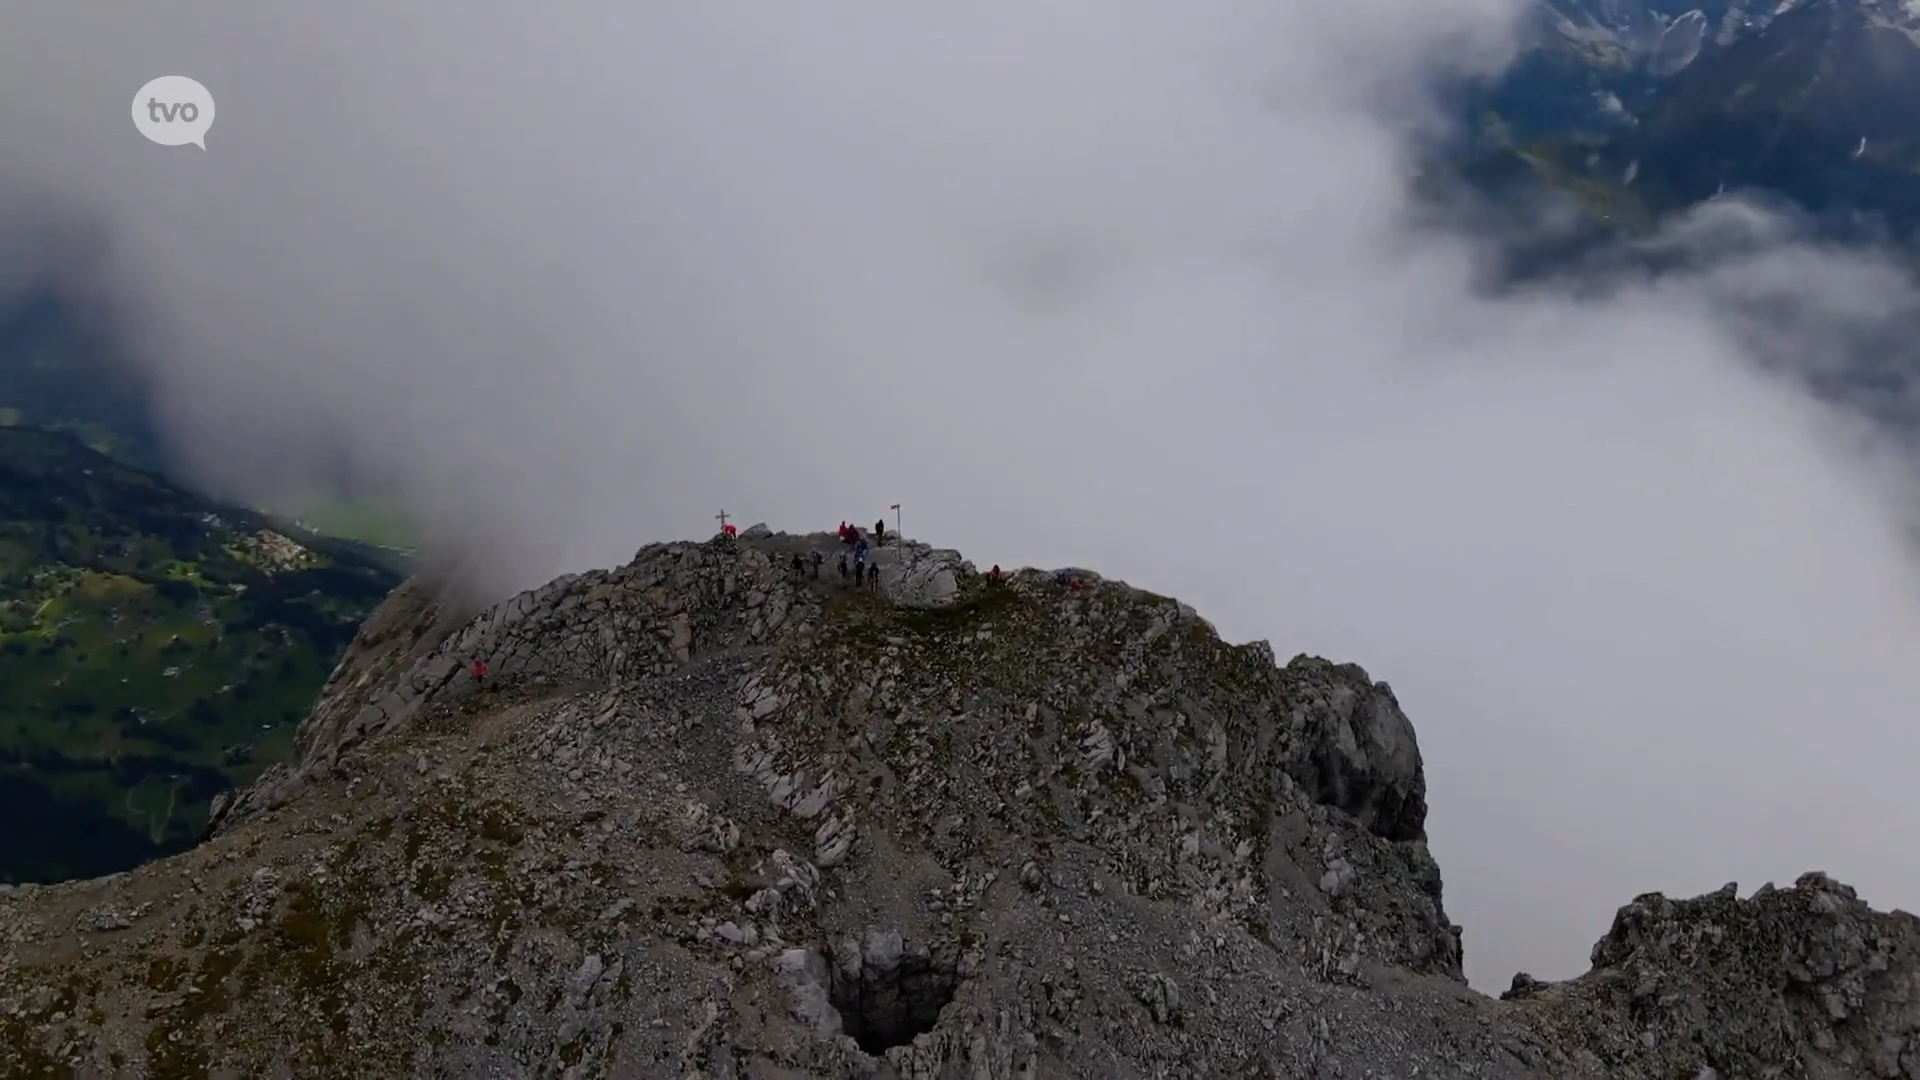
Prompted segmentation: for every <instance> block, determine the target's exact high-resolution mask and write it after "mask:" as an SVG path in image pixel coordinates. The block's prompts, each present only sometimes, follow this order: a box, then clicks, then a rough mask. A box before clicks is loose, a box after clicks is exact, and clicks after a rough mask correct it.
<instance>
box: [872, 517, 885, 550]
mask: <svg viewBox="0 0 1920 1080" xmlns="http://www.w3.org/2000/svg"><path fill="white" fill-rule="evenodd" d="M873 546H874V547H886V546H887V519H886V518H881V519H880V520H879V521H876V522H874V523H873Z"/></svg>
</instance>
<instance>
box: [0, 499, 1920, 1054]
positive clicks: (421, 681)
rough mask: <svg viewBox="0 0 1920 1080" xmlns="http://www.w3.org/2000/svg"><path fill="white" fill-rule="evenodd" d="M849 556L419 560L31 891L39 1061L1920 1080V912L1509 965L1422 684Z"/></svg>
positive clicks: (1620, 932)
mask: <svg viewBox="0 0 1920 1080" xmlns="http://www.w3.org/2000/svg"><path fill="white" fill-rule="evenodd" d="M816 550H818V551H821V552H822V553H823V555H824V558H823V560H822V565H821V567H820V571H819V576H818V577H816V576H815V573H814V569H813V567H812V564H811V560H810V558H809V555H810V554H811V553H812V552H813V551H816ZM839 550H840V549H839V548H838V546H837V544H836V542H835V541H834V538H833V537H831V536H828V535H803V536H795V535H787V534H778V533H773V532H771V531H769V530H766V529H764V528H754V529H749V530H747V531H745V532H743V533H742V534H741V535H740V536H739V538H737V539H731V538H717V539H715V540H713V541H709V542H706V543H669V544H655V545H650V546H648V547H646V548H643V549H641V550H640V551H639V552H638V553H637V554H636V556H635V558H634V559H633V560H632V561H631V562H629V563H628V564H626V565H625V566H622V567H619V568H617V569H612V570H603V571H593V572H589V573H584V574H579V575H570V576H568V577H564V578H561V579H559V580H556V581H555V582H553V583H551V584H549V585H547V586H545V587H543V588H540V589H536V590H532V591H529V592H526V593H523V594H521V595H519V596H516V597H513V598H511V599H509V600H506V601H504V602H501V603H499V604H496V605H493V606H492V607H490V608H487V609H486V610H484V611H467V610H464V609H463V608H462V606H461V605H459V604H458V603H455V602H453V601H451V600H449V599H447V593H446V592H445V591H444V590H443V589H442V588H441V587H439V586H436V585H435V584H434V583H432V582H430V581H426V580H418V581H414V582H411V583H409V584H408V585H407V586H405V587H403V588H402V589H401V590H399V591H398V592H396V593H395V595H394V596H393V597H392V598H391V599H390V600H389V601H388V602H387V604H386V605H385V606H384V607H383V608H382V609H381V610H380V611H379V612H378V613H376V614H375V616H374V617H373V618H372V619H370V620H369V621H368V623H367V624H366V626H365V627H364V628H363V629H362V631H361V633H360V635H359V637H358V638H357V639H356V641H355V643H354V645H353V647H352V649H351V651H350V652H349V654H348V656H347V657H346V658H345V659H344V660H343V661H342V663H341V665H340V667H339V669H338V671H336V673H335V675H334V677H333V679H332V680H331V682H330V683H329V685H328V687H327V689H326V691H325V692H324V693H323V695H322V697H321V700H320V701H319V703H318V704H317V705H316V707H315V709H314V711H313V714H312V716H311V717H310V718H309V719H308V721H307V722H306V725H305V726H304V727H303V729H302V731H301V735H300V742H299V752H298V756H297V758H296V759H295V760H294V761H292V762H290V763H288V764H287V765H286V766H285V767H283V768H281V769H278V770H276V771H274V772H273V773H271V774H270V775H268V776H266V777H263V778H262V780H261V782H260V783H258V784H256V785H255V786H254V787H253V788H251V789H249V790H248V791H246V792H243V793H241V794H240V795H238V796H237V797H236V798H233V799H231V800H228V801H227V802H226V803H225V804H223V805H222V806H221V807H220V808H219V810H218V811H217V813H216V821H215V823H214V826H213V828H212V829H211V830H210V832H211V834H212V835H211V838H210V839H209V840H208V841H207V842H206V843H204V844H203V845H202V846H200V847H199V848H197V849H195V850H194V851H191V852H188V853H186V854H183V855H181V856H178V857H176V858H173V859H169V860H166V861H163V862H160V863H156V864H153V865H151V866H148V867H145V868H143V869H141V870H139V871H137V872H134V873H131V874H125V875H118V876H116V877H113V878H106V879H101V880H98V881H91V882H81V883H74V884H70V885H64V886H59V887H55V888H47V889H35V890H30V891H26V892H16V893H13V894H11V895H8V896H6V897H5V898H0V1072H4V1073H6V1074H7V1075H15V1074H32V1073H34V1072H35V1071H36V1070H38V1071H43V1072H46V1071H50V1072H53V1073H58V1072H60V1071H61V1070H63V1069H67V1070H78V1071H80V1072H89V1071H91V1072H98V1073H106V1074H113V1073H124V1074H130V1075H148V1076H188V1075H192V1076H203V1075H329V1076H332V1075H346V1074H349V1073H357V1074H359V1075H370V1076H384V1075H449V1076H451V1075H498V1074H511V1075H542V1076H570V1077H584V1076H648V1077H651V1076H665V1077H715V1078H718V1077H729V1078H733V1077H740V1078H744V1077H773V1076H780V1077H796V1078H797V1077H818V1078H828V1077H849V1076H872V1077H916V1078H936V1077H938V1078H945V1077H961V1076H966V1077H987V1078H1002V1077H1006V1078H1011V1077H1016V1076H1019V1077H1056V1076H1057V1077H1069V1076H1084V1077H1117V1076H1140V1077H1145V1076H1156V1075H1158V1076H1172V1075H1180V1076H1272V1077H1279V1076H1338V1075H1346V1076H1355V1075H1369V1074H1371V1075H1420V1076H1465V1075H1474V1076H1489V1077H1507V1076H1544V1075H1551V1076H1569V1077H1571V1076H1593V1077H1599V1076H1609V1077H1655V1076H1658V1077H1661V1078H1663V1080H1664V1078H1668V1077H1673V1076H1680V1075H1687V1076H1696V1075H1697V1076H1707V1075H1713V1073H1712V1070H1714V1069H1719V1070H1721V1073H1720V1074H1721V1075H1728V1076H1736V1075H1757V1073H1749V1072H1746V1071H1742V1068H1740V1067H1741V1066H1743V1065H1744V1064H1745V1063H1748V1062H1751V1061H1757V1060H1763V1059H1764V1060H1767V1061H1770V1062H1775V1063H1784V1064H1788V1065H1789V1066H1792V1065H1793V1063H1796V1062H1797V1063H1799V1065H1798V1066H1797V1067H1800V1068H1803V1069H1807V1070H1812V1069H1814V1068H1815V1067H1816V1066H1817V1067H1820V1068H1828V1069H1829V1071H1827V1072H1824V1073H1819V1072H1812V1071H1810V1072H1807V1074H1808V1075H1835V1076H1838V1075H1876V1074H1873V1073H1868V1072H1860V1071H1846V1070H1848V1069H1856V1068H1862V1069H1863V1068H1867V1067H1872V1068H1881V1067H1882V1066H1886V1067H1891V1068H1895V1069H1899V1068H1910V1066H1909V1064H1908V1061H1909V1057H1905V1056H1903V1055H1909V1053H1910V1052H1909V1050H1908V1049H1907V1047H1908V1046H1909V1041H1908V1040H1909V1036H1910V1035H1911V1033H1912V1032H1913V1031H1914V1030H1915V1029H1916V1028H1917V1027H1920V1013H1916V1012H1915V1011H1914V1008H1915V1007H1914V1005H1913V1002H1914V1000H1915V990H1914V986H1915V980H1916V977H1917V976H1916V965H1915V961H1914V959H1913V957H1914V955H1915V954H1914V952H1913V946H1914V943H1915V941H1916V940H1920V939H1916V935H1915V927H1914V921H1913V920H1912V919H1911V918H1909V917H1906V916H1885V915H1879V914H1876V913H1873V912H1871V911H1869V910H1867V909H1866V908H1865V906H1864V905H1862V904H1859V903H1858V901H1857V900H1854V899H1853V898H1852V897H1851V895H1850V894H1848V893H1845V892H1844V887H1843V886H1837V885H1833V884H1831V883H1827V882H1825V880H1824V879H1814V878H1810V879H1805V880H1803V881H1802V882H1801V883H1800V884H1799V885H1797V886H1796V888H1795V889H1794V890H1787V891H1771V892H1768V893H1766V894H1765V895H1763V896H1762V897H1759V898H1756V899H1754V900H1752V901H1745V902H1743V901H1738V900H1734V899H1731V896H1730V894H1729V896H1727V897H1719V896H1718V895H1716V896H1715V897H1708V898H1702V899H1701V900H1697V901H1667V900H1665V899H1664V898H1661V897H1658V896H1648V897H1641V898H1639V899H1638V900H1636V901H1635V902H1634V903H1633V904H1632V905H1629V907H1628V908H1624V909H1622V913H1621V916H1620V918H1619V919H1618V920H1616V925H1615V927H1614V929H1613V930H1612V931H1611V932H1610V933H1609V934H1608V935H1607V937H1606V938H1605V939H1603V941H1602V942H1601V944H1600V946H1598V947H1596V950H1595V954H1594V962H1595V971H1594V972H1593V973H1591V974H1589V975H1588V976H1585V977H1583V978H1582V979H1578V980H1573V981H1572V982H1568V983H1562V984H1555V985H1546V984H1540V983H1535V982H1532V981H1531V980H1524V979H1517V980H1516V986H1515V990H1514V992H1513V993H1511V994H1510V995H1509V1000H1505V1001H1495V1000H1492V999H1488V998H1485V997H1482V996H1481V995H1478V994H1476V993H1474V992H1473V991H1471V990H1469V989H1468V988H1467V987H1466V986H1465V985H1464V982H1463V979H1462V976H1461V942H1460V931H1459V929H1458V928H1457V927H1454V926H1452V925H1451V924H1450V923H1449V922H1448V920H1447V918H1446V916H1445V912H1444V910H1443V907H1442V904H1441V887H1440V874H1439V869H1438V867H1437V866H1436V865H1435V864H1434V861H1433V859H1432V857H1431V855H1430V854H1429V852H1428V850H1427V845H1426V838H1425V816H1426V792H1425V781H1424V776H1423V772H1422V765H1421V760H1420V752H1419V746H1418V742H1417V739H1416V737H1415V733H1414V729H1413V726H1412V724H1411V723H1410V722H1409V721H1408V719H1407V716H1406V714H1405V713H1404V712H1403V711H1402V710H1401V707H1400V704H1399V702H1398V701H1397V700H1396V699H1395V697H1394V695H1393V693H1392V691H1391V690H1390V689H1389V688H1388V687H1387V686H1386V685H1384V684H1382V683H1378V682H1375V681H1373V680H1372V679H1371V678H1370V677H1369V676H1368V674H1367V673H1366V672H1365V671H1363V670H1362V669H1360V668H1358V667H1356V666H1353V665H1350V664H1335V663H1331V662H1329V661H1326V660H1321V659H1316V658H1311V657H1296V658H1295V659H1294V660H1292V661H1291V662H1289V663H1287V664H1286V665H1284V666H1282V665H1279V664H1277V663H1276V660H1275V656H1274V653H1273V651H1272V650H1271V649H1270V648H1269V647H1268V646H1266V645H1265V644H1264V643H1258V642H1256V643H1252V644H1247V645H1232V644H1229V643H1227V642H1224V641H1222V640H1221V639H1220V637H1219V636H1218V635H1217V634H1216V633H1215V632H1214V630H1213V628H1212V627H1211V626H1210V625H1209V624H1207V623H1206V621H1205V620H1203V619H1202V618H1200V617H1199V615H1198V614H1197V613H1195V612H1194V611H1193V610H1192V609H1191V608H1189V607H1187V606H1185V605H1183V604H1181V603H1179V602H1178V601H1175V600H1172V599H1169V598H1166V597H1162V596H1157V595H1154V594H1151V593H1147V592H1144V591H1141V590H1138V589H1134V588H1131V587H1129V586H1127V585H1125V584H1124V583H1121V582H1117V581H1112V580H1108V579H1105V578H1102V577H1100V576H1099V575H1097V574H1093V573H1090V572H1086V571H1078V570H1076V571H1070V572H1054V571H1042V570H1022V571H1018V572H1015V573H1013V574H1010V575H1007V576H1005V577H1004V578H1001V579H998V580H994V579H990V578H989V577H988V576H986V575H982V574H981V573H980V572H979V571H978V570H977V568H976V567H974V566H973V565H972V564H970V563H968V562H967V561H966V560H965V559H964V558H962V557H961V556H960V555H959V554H958V553H957V552H953V551H950V550H944V549H937V548H933V547H930V546H927V545H923V544H918V543H906V544H889V545H887V546H884V547H880V548H877V549H875V550H874V552H873V562H874V564H875V565H877V567H878V569H879V581H878V583H877V584H873V585H855V584H854V583H852V582H849V581H843V579H842V578H841V577H840V575H839V573H838V571H837V567H836V562H837V556H838V554H839ZM796 555H797V556H799V557H800V559H801V563H800V566H799V568H798V569H797V570H796V568H795V567H794V563H793V560H794V557H795V556H796ZM475 660H482V661H484V662H485V664H486V665H487V673H486V677H485V679H484V680H476V678H475V677H474V674H473V668H472V664H473V662H474V661H475ZM1827 1002H1835V1003H1837V1005H1835V1004H1826V1003H1827ZM1809 1003H1811V1004H1809ZM1734 1009H1737V1010H1739V1014H1738V1015H1737V1016H1736V1015H1734V1014H1732V1013H1730V1012H1729V1010H1734ZM1736 1021H1737V1023H1736ZM1741 1025H1745V1026H1741ZM1702 1031H1706V1032H1715V1031H1725V1032H1727V1033H1728V1034H1724V1035H1720V1036H1716V1037H1715V1038H1704V1037H1701V1036H1700V1032H1702ZM1911 1053H1913V1054H1920V1048H1916V1049H1915V1050H1913V1051H1911ZM1889 1062H1891V1063H1892V1064H1891V1065H1890V1066H1889V1065H1887V1063H1889ZM1835 1069H1838V1070H1841V1071H1833V1070H1835ZM1700 1070H1706V1071H1700ZM1729 1070H1731V1071H1729ZM1877 1075H1887V1076H1898V1075H1902V1074H1901V1073H1899V1072H1897V1071H1895V1072H1881V1073H1878V1074H1877ZM1906 1075H1917V1074H1916V1073H1914V1072H1909V1073H1908V1074H1906Z"/></svg>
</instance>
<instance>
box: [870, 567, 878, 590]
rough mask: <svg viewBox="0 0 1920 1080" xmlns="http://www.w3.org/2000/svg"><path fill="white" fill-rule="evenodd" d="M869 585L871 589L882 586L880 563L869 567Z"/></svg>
mask: <svg viewBox="0 0 1920 1080" xmlns="http://www.w3.org/2000/svg"><path fill="white" fill-rule="evenodd" d="M867 587H868V588H870V589H877V588H879V587H880V565H879V564H878V563H875V564H874V565H872V566H869V567H867Z"/></svg>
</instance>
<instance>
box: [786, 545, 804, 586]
mask: <svg viewBox="0 0 1920 1080" xmlns="http://www.w3.org/2000/svg"><path fill="white" fill-rule="evenodd" d="M787 571H788V572H789V573H791V574H792V575H793V580H795V581H799V580H800V579H801V578H803V577H805V576H807V564H806V563H805V562H803V561H802V560H801V558H800V553H799V552H797V551H796V552H794V553H793V561H792V562H790V563H788V564H787Z"/></svg>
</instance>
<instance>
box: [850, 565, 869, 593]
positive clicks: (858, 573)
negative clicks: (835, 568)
mask: <svg viewBox="0 0 1920 1080" xmlns="http://www.w3.org/2000/svg"><path fill="white" fill-rule="evenodd" d="M866 583H867V562H866V560H865V559H855V560H853V584H854V587H855V588H859V587H860V586H862V585H865V584H866Z"/></svg>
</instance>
